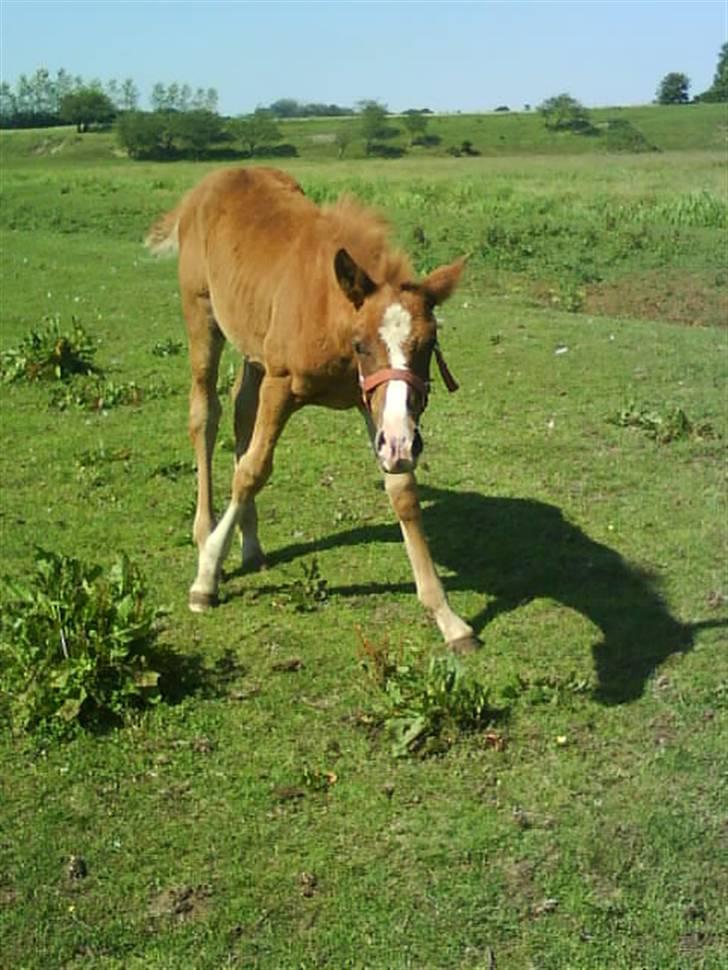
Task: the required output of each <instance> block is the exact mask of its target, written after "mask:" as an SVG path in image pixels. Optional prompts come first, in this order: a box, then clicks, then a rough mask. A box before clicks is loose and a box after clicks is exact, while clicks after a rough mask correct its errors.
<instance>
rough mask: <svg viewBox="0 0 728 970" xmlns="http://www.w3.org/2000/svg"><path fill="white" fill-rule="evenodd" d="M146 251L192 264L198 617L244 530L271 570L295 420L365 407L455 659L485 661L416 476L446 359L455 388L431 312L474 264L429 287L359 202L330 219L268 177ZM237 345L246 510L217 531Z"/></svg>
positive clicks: (238, 506) (193, 199) (417, 566)
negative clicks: (282, 456)
mask: <svg viewBox="0 0 728 970" xmlns="http://www.w3.org/2000/svg"><path fill="white" fill-rule="evenodd" d="M146 245H147V246H148V248H149V249H150V250H151V251H152V252H153V253H163V252H165V251H175V250H178V251H179V279H180V290H181V295H182V306H183V311H184V316H185V319H186V321H187V331H188V337H189V349H190V362H191V368H192V389H191V393H190V423H189V430H190V437H191V439H192V442H193V445H194V449H195V454H196V457H197V473H198V491H197V511H196V514H195V521H194V539H195V542H196V543H197V547H198V551H199V561H198V569H197V576H196V577H195V581H194V583H193V584H192V587H191V589H190V594H189V605H190V609H192V610H198V611H201V610H205V609H208V608H210V607H212V606H214V605H215V604H216V603H217V592H218V586H219V583H220V576H221V572H222V565H223V561H224V559H225V556H226V555H227V553H228V551H229V548H230V544H231V542H232V538H233V534H234V532H235V527H236V526H239V527H240V529H241V532H242V537H243V549H242V554H243V565H244V567H246V568H256V567H259V566H261V565H263V564H264V555H263V550H262V548H261V546H260V542H259V540H258V520H257V514H256V508H255V496H256V494H257V493H258V492H259V491H260V489H261V488H262V487H263V485H264V484H265V482H266V481H267V479H268V478H269V476H270V474H271V471H272V468H273V451H274V449H275V446H276V442H277V441H278V437H279V435H280V434H281V432H282V431H283V428H284V426H285V424H286V422H287V420H288V418H289V417H290V416H291V414H293V412H294V411H297V410H298V409H299V408H301V407H303V406H304V405H306V404H320V405H325V406H327V407H332V408H351V407H358V408H359V410H360V412H361V414H362V415H363V417H364V419H365V421H366V424H367V427H368V430H369V434H370V437H371V441H372V446H373V448H374V452H375V454H376V457H377V459H378V462H379V465H380V467H381V469H382V471H383V472H384V481H385V485H386V490H387V493H388V495H389V498H390V500H391V502H392V506H393V508H394V511H395V513H396V514H397V518H398V519H399V523H400V526H401V529H402V534H403V536H404V542H405V546H406V548H407V553H408V555H409V559H410V563H411V565H412V570H413V572H414V577H415V583H416V585H417V595H418V597H419V599H420V601H421V602H422V603H423V604H424V606H425V607H426V608H427V609H428V610H430V611H431V612H432V614H433V616H434V618H435V621H436V622H437V625H438V627H439V628H440V632H441V633H442V636H443V637H444V639H445V641H446V642H447V644H448V645H449V646H450V647H451V648H452V649H453V650H457V651H460V652H462V651H467V650H471V649H473V648H474V647H475V645H476V643H477V641H476V639H475V637H474V635H473V631H472V630H471V628H470V627H469V626H468V625H467V623H465V622H464V621H463V620H461V619H460V617H458V616H457V615H456V614H455V613H454V612H453V611H452V609H451V608H450V606H449V604H448V602H447V598H446V596H445V593H444V591H443V588H442V584H441V583H440V580H439V579H438V576H437V573H436V572H435V568H434V566H433V563H432V558H431V556H430V552H429V549H428V546H427V541H426V539H425V536H424V532H423V529H422V518H421V512H420V506H419V502H418V499H417V491H416V485H415V478H414V468H415V466H416V464H417V458H418V456H419V454H420V452H421V450H422V439H421V437H420V433H419V430H418V427H417V425H418V420H419V417H420V415H421V414H422V411H423V410H424V408H425V405H426V404H427V395H428V389H429V368H430V358H431V356H432V355H433V353H434V354H435V356H436V360H437V362H438V365H439V366H440V370H441V373H442V375H443V378H444V379H445V383H446V384H447V385H448V387H449V388H450V389H451V390H454V389H455V388H456V387H457V385H456V384H455V382H454V381H453V379H452V377H451V376H450V374H449V372H448V370H447V367H446V366H445V364H444V361H443V360H442V355H441V353H440V351H439V348H438V346H437V326H436V321H435V317H434V315H433V309H434V307H436V306H437V305H438V304H440V303H442V302H443V300H446V299H447V298H448V297H449V296H450V294H451V293H452V292H453V290H454V289H455V287H456V285H457V283H458V280H459V278H460V274H461V272H462V268H463V264H464V260H459V261H457V262H455V263H453V264H451V265H449V266H441V267H440V268H439V269H436V270H434V271H433V272H431V273H430V274H429V275H428V276H426V277H425V279H423V280H420V281H419V282H418V281H415V280H414V279H413V274H412V270H411V267H410V264H409V262H408V260H407V257H406V256H405V255H404V254H402V253H400V252H397V251H395V250H393V249H392V248H391V246H390V245H389V242H388V230H387V226H386V224H385V223H384V222H383V221H382V220H381V219H380V218H379V217H378V216H377V215H375V214H374V213H372V212H371V211H367V210H366V209H364V208H362V207H361V206H360V205H359V204H358V203H356V202H355V201H354V200H353V199H351V198H346V197H345V198H343V199H340V200H339V201H338V202H337V203H336V204H334V205H333V206H329V207H325V208H319V207H317V206H316V205H315V204H314V203H313V202H311V201H310V200H309V199H307V198H306V196H305V195H304V194H303V192H302V190H301V188H300V186H299V185H298V184H297V183H296V182H295V181H294V180H293V179H292V178H291V177H290V176H289V175H287V174H285V173H284V172H280V171H277V170H275V169H270V168H247V169H246V168H240V169H229V170H223V171H217V172H214V173H212V174H211V175H208V176H207V177H206V178H204V179H203V180H202V181H201V182H200V183H199V184H198V185H197V186H196V187H195V188H193V189H192V190H191V191H190V192H189V193H188V194H187V195H186V196H184V198H183V199H182V200H181V201H180V203H179V204H178V205H177V206H176V208H175V209H173V210H172V211H171V212H169V213H168V214H167V215H165V216H163V217H162V218H161V219H160V220H159V221H158V222H157V223H156V224H155V225H154V226H153V227H152V229H151V230H150V233H149V236H148V238H147V240H146ZM225 339H227V340H229V341H230V342H231V343H232V344H233V345H234V346H235V347H236V349H237V350H238V351H239V352H240V354H242V355H243V358H244V364H243V368H242V370H241V373H240V376H239V378H238V380H237V383H236V386H235V388H234V392H233V396H234V405H235V442H236V447H235V451H236V463H235V471H234V475H233V485H232V498H231V500H230V503H229V505H228V507H227V510H226V511H225V513H224V514H223V516H222V518H221V519H220V520H219V522H217V524H215V519H214V514H213V504H212V483H211V466H212V453H213V448H214V446H215V438H216V435H217V428H218V421H219V417H220V411H221V408H220V403H219V400H218V396H217V372H218V364H219V361H220V354H221V352H222V349H223V344H224V342H225Z"/></svg>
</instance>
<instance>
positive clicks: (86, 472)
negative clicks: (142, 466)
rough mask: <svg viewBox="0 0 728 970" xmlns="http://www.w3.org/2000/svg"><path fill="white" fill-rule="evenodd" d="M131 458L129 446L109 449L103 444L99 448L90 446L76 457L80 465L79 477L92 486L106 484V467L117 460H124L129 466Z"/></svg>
mask: <svg viewBox="0 0 728 970" xmlns="http://www.w3.org/2000/svg"><path fill="white" fill-rule="evenodd" d="M130 458H131V450H130V449H129V448H116V449H114V450H111V451H107V450H106V448H105V446H104V445H103V444H101V445H99V446H98V448H89V449H87V450H86V451H82V452H81V454H80V455H79V456H78V458H77V459H76V464H77V466H78V479H79V481H81V482H85V483H87V484H89V485H92V486H99V485H104V484H105V483H106V481H105V476H104V469H108V467H109V466H110V465H112V464H114V463H116V462H123V463H124V465H125V466H127V467H128V464H129V459H130Z"/></svg>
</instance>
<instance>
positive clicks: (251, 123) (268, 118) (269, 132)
mask: <svg viewBox="0 0 728 970" xmlns="http://www.w3.org/2000/svg"><path fill="white" fill-rule="evenodd" d="M231 131H232V135H233V138H234V139H235V141H239V142H240V143H241V144H242V146H243V148H244V150H245V151H246V153H247V154H248V155H254V154H255V153H256V151H259V150H260V149H261V148H264V147H265V146H266V145H273V144H275V142H277V141H280V140H281V133H280V131H279V130H278V126H277V125H276V122H275V118H274V117H273V115H272V114H271V113H270V111H267V110H266V109H265V108H258V109H256V110H255V111H254V112H253V113H252V114H249V115H240V116H239V117H237V118H235V119H234V120H233V122H232V125H231Z"/></svg>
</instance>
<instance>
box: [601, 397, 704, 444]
mask: <svg viewBox="0 0 728 970" xmlns="http://www.w3.org/2000/svg"><path fill="white" fill-rule="evenodd" d="M608 420H609V422H610V423H611V424H615V425H617V427H619V428H635V429H636V430H638V431H642V432H643V433H644V434H646V435H647V437H648V438H652V439H653V441H657V442H658V444H661V445H666V444H669V443H670V442H672V441H679V440H681V439H703V438H716V437H717V432H716V431H715V429H714V428H713V426H712V425H711V424H710V422H709V421H700V422H694V421H692V420H691V419H690V418H689V417H688V416H687V414H686V413H685V411H683V409H682V408H681V407H680V406H679V405H673V406H666V407H663V408H661V409H660V408H656V407H651V406H650V405H646V404H642V405H638V404H635V403H634V402H630V403H629V404H627V406H626V407H624V408H622V409H621V410H620V411H618V412H617V414H616V415H614V416H613V417H611V418H609V419H608Z"/></svg>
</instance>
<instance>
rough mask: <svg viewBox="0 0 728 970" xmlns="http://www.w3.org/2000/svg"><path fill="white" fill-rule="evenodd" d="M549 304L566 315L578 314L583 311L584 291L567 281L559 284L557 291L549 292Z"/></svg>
mask: <svg viewBox="0 0 728 970" xmlns="http://www.w3.org/2000/svg"><path fill="white" fill-rule="evenodd" d="M550 296H551V303H552V304H553V305H554V306H557V307H559V308H560V309H562V310H566V312H567V313H579V312H581V310H583V309H584V303H585V302H586V290H585V289H584V288H583V287H582V286H579V285H578V284H577V283H575V282H573V281H571V280H568V281H563V282H561V283H560V284H559V287H558V289H555V290H551V291H550Z"/></svg>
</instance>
